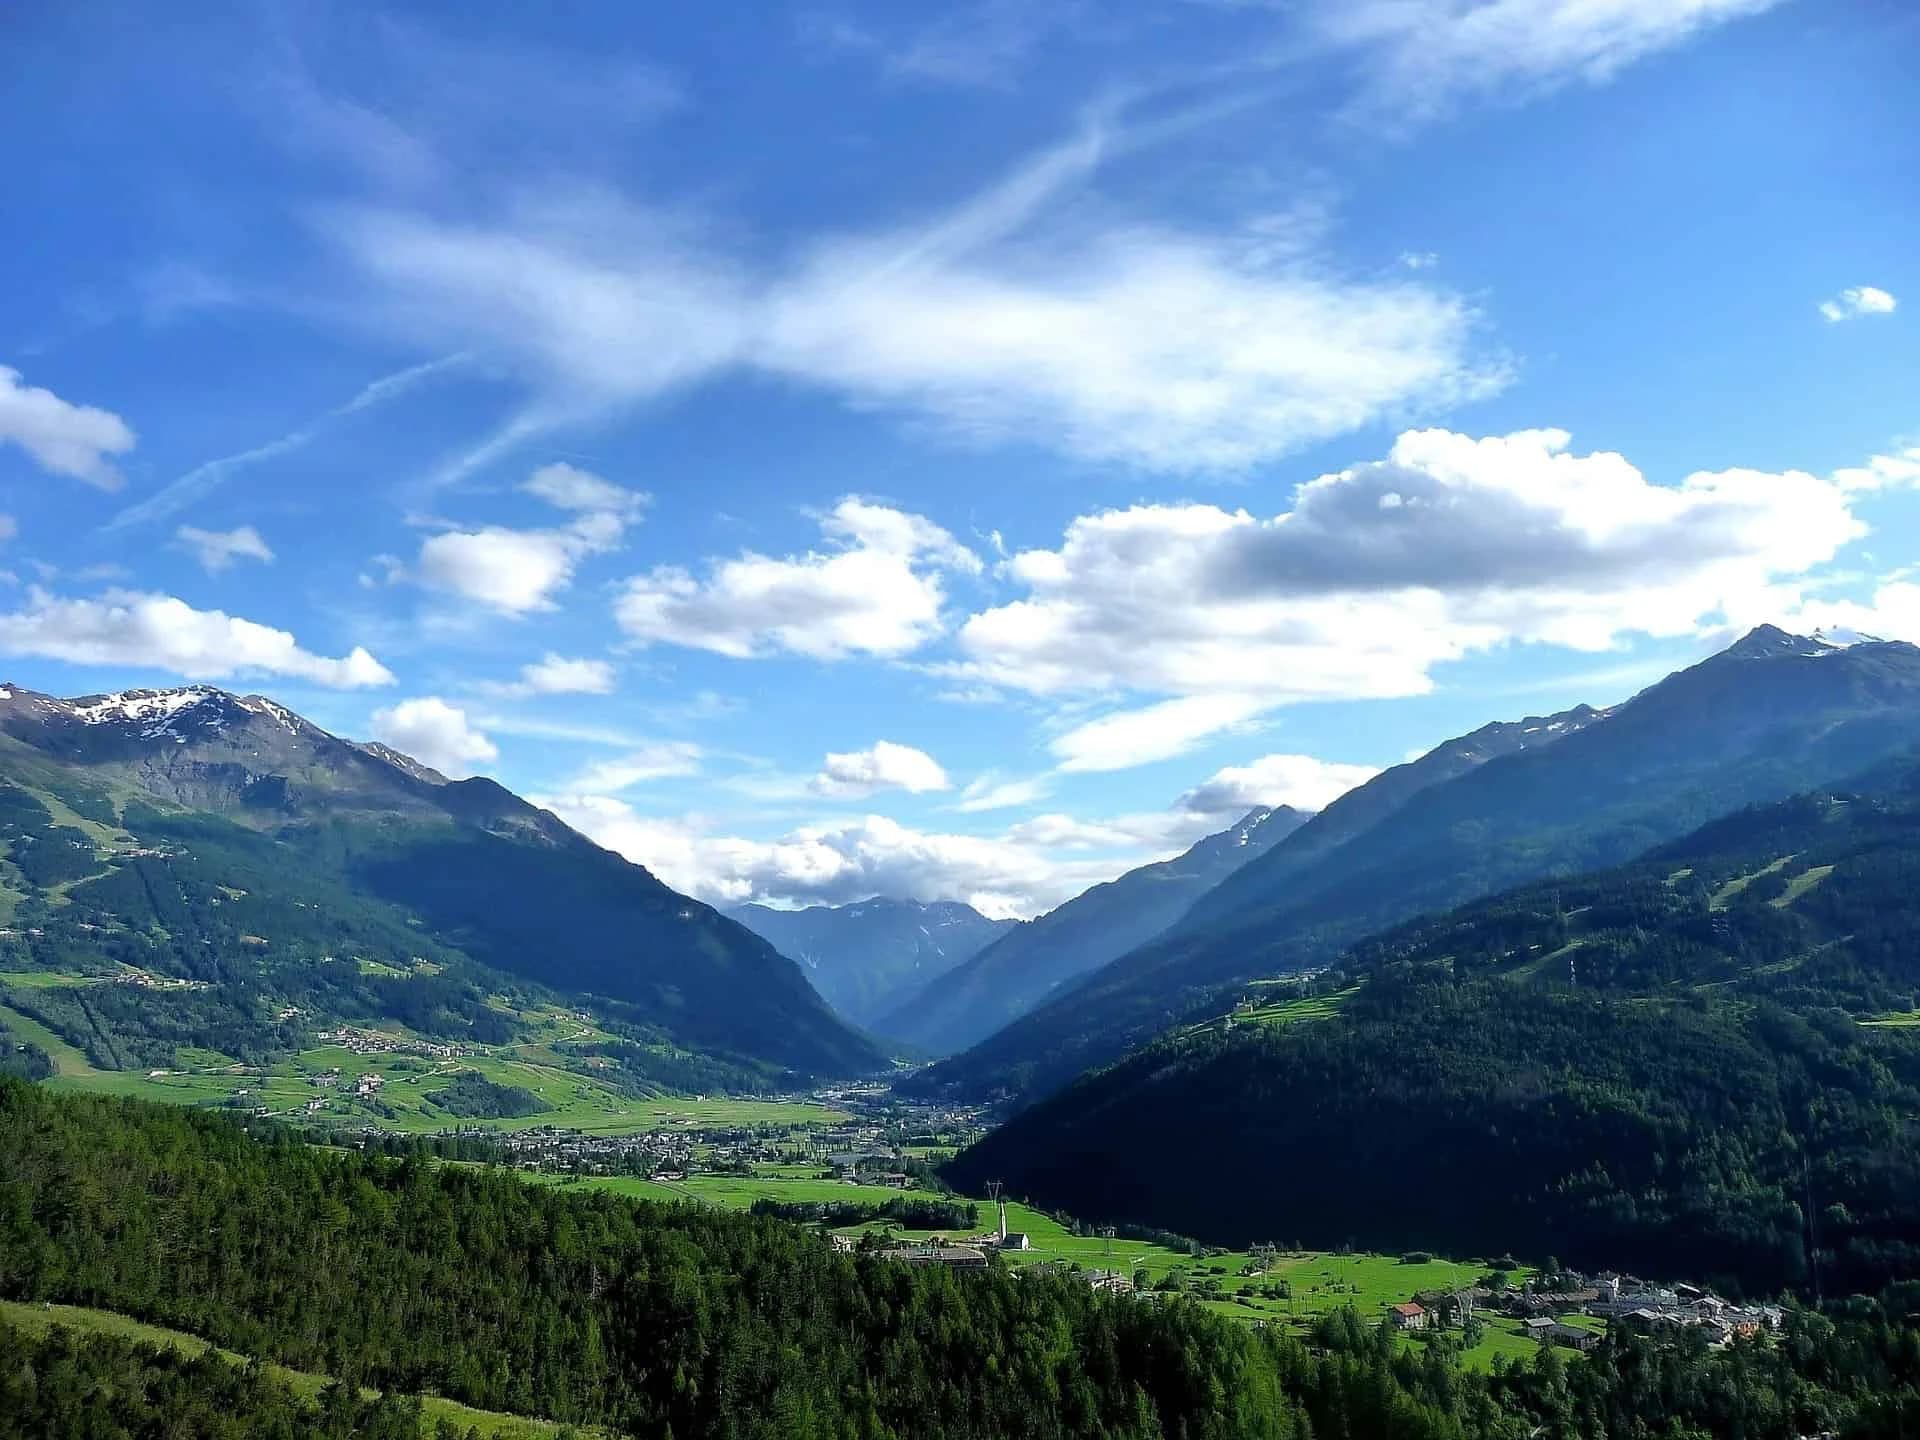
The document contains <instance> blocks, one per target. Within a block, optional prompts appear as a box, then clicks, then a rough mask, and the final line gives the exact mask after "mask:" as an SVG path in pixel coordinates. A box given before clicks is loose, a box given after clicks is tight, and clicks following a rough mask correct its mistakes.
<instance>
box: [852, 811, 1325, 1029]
mask: <svg viewBox="0 0 1920 1440" xmlns="http://www.w3.org/2000/svg"><path fill="white" fill-rule="evenodd" d="M1307 818H1308V817H1307V815H1306V814H1304V813H1303V812H1301V811H1298V810H1295V809H1293V808H1291V807H1289V806H1284V805H1283V806H1281V807H1280V808H1278V809H1276V810H1255V811H1252V812H1250V813H1249V814H1247V815H1245V816H1243V817H1242V818H1241V820H1240V821H1239V823H1238V824H1236V825H1233V826H1231V827H1229V828H1228V829H1226V830H1222V831H1220V832H1218V833H1217V834H1213V835H1209V836H1207V837H1206V838H1205V839H1203V840H1201V841H1199V842H1198V843H1196V844H1195V845H1194V846H1193V847H1192V848H1191V849H1189V850H1188V851H1187V852H1186V853H1185V854H1182V855H1178V856H1176V857H1175V858H1173V859H1171V860H1162V861H1160V862H1159V863H1157V864H1153V865H1142V866H1141V867H1140V868H1138V869H1136V870H1129V871H1128V872H1127V873H1126V874H1124V875H1122V876H1120V877H1119V878H1118V879H1117V880H1110V881H1108V882H1106V883H1105V884H1102V885H1095V886H1094V887H1093V888H1092V889H1090V890H1087V891H1085V892H1083V893H1082V894H1080V895H1077V896H1075V897H1074V898H1073V899H1071V900H1069V901H1067V902H1066V904H1064V905H1061V906H1059V907H1057V908H1056V909H1053V910H1050V911H1048V912H1047V913H1046V914H1045V915H1042V916H1041V917H1040V918H1039V919H1037V920H1035V921H1033V922H1032V923H1031V924H1028V925H1023V926H1020V927H1019V928H1017V929H1014V930H1012V931H1010V932H1008V933H1007V934H1005V935H1003V936H1001V937H1000V938H999V939H998V940H997V941H995V942H994V943H993V944H992V945H989V946H987V947H986V948H985V949H983V950H981V951H980V952H979V953H978V954H977V955H975V956H974V957H973V958H972V959H971V960H969V961H968V962H967V963H966V964H964V965H960V966H957V967H955V968H954V970H953V971H952V972H951V973H950V974H948V975H946V976H945V977H943V978H940V979H936V980H934V981H933V982H932V983H931V984H929V985H928V986H927V987H926V988H925V989H924V990H922V991H920V992H919V993H918V994H916V995H914V996H912V997H911V998H910V999H908V1000H907V1001H906V1002H905V1003H903V1004H901V1005H900V1006H899V1007H898V1008H897V1009H896V1010H894V1012H893V1013H892V1014H889V1015H884V1016H882V1017H880V1018H879V1019H878V1020H877V1021H876V1022H875V1026H874V1028H875V1029H877V1030H878V1031H879V1032H880V1033H881V1034H883V1035H887V1036H890V1037H892V1038H894V1039H898V1040H904V1041H906V1042H907V1043H908V1044H910V1045H913V1046H916V1047H917V1048H919V1049H921V1050H924V1051H927V1052H929V1053H931V1054H937V1055H947V1054H952V1053H953V1052H955V1051H958V1050H963V1049H965V1048H967V1047H968V1046H969V1045H973V1044H975V1043H977V1042H978V1041H980V1040H982V1039H984V1038H985V1037H987V1036H988V1035H991V1034H992V1033H993V1032H994V1031H996V1030H998V1029H1000V1028H1001V1027H1002V1026H1003V1025H1006V1024H1008V1023H1009V1022H1011V1021H1013V1020H1016V1019H1018V1018H1019V1017H1020V1016H1022V1015H1024V1014H1026V1013H1027V1012H1028V1011H1029V1010H1032V1009H1033V1008H1034V1007H1035V1006H1036V1005H1039V1004H1042V1003H1044V1002H1045V1001H1046V1000H1047V998H1048V997H1049V996H1051V995H1053V994H1054V993H1056V992H1058V991H1059V990H1060V989H1061V988H1062V987H1063V986H1070V985H1071V984H1072V983H1073V982H1074V981H1075V980H1077V979H1079V978H1080V977H1081V976H1082V975H1085V974H1087V973H1088V972H1089V971H1091V970H1096V969H1098V968H1099V967H1100V966H1102V965H1105V964H1106V963H1107V962H1108V961H1110V960H1113V959H1116V958H1117V957H1119V956H1121V955H1124V954H1126V953H1127V951H1129V950H1131V949H1133V948H1134V947H1135V946H1138V945H1143V944H1145V943H1146V942H1147V941H1149V940H1151V939H1152V938H1153V937H1154V936H1156V935H1158V934H1159V933H1160V932H1161V931H1162V930H1164V929H1166V928H1167V926H1169V925H1171V924H1172V923H1173V922H1174V921H1176V920H1178V919H1179V918H1180V917H1181V916H1182V915H1183V914H1185V913H1186V911H1187V908H1188V907H1189V906H1190V905H1192V904H1193V903H1194V901H1195V900H1197V899H1198V898H1199V897H1200V896H1202V895H1204V894H1206V893H1207V891H1208V890H1210V889H1211V888H1213V887H1214V886H1215V885H1218V884H1219V883H1221V881H1223V880H1224V879H1226V878H1227V877H1229V876H1231V875H1232V874H1233V873H1234V872H1235V871H1236V870H1238V869H1239V868H1240V867H1242V866H1243V865H1247V864H1249V863H1251V862H1252V861H1253V860H1255V859H1257V858H1258V857H1260V856H1261V855H1264V854H1266V853H1267V852H1268V851H1270V850H1271V849H1272V848H1273V847H1274V846H1275V845H1277V844H1279V843H1280V842H1281V841H1282V840H1284V839H1286V837H1287V836H1289V835H1291V834H1293V833H1294V832H1295V831H1297V830H1298V829H1299V828H1300V826H1301V825H1303V824H1304V823H1306V821H1307Z"/></svg>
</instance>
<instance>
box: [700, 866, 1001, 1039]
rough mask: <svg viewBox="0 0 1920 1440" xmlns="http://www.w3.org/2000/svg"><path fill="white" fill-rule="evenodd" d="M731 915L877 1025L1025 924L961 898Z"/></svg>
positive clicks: (860, 1018) (831, 998) (837, 1003)
mask: <svg viewBox="0 0 1920 1440" xmlns="http://www.w3.org/2000/svg"><path fill="white" fill-rule="evenodd" d="M727 914H728V915H729V916H730V917H732V918H733V919H735V920H738V921H739V922H740V923H741V924H742V925H744V926H746V927H747V928H748V929H749V930H751V931H753V933H754V934H756V935H758V936H760V937H761V938H762V939H764V940H766V941H767V942H768V943H769V944H771V945H772V946H774V948H775V949H777V950H779V952H780V953H781V954H782V955H785V956H787V957H788V958H789V959H791V960H797V961H799V962H800V964H801V966H802V967H803V968H804V969H805V970H806V972H807V978H808V979H810V980H811V981H812V982H813V987H814V989H816V990H818V991H819V992H820V995H821V998H823V999H824V1000H825V1001H826V1002H827V1003H828V1004H829V1005H831V1006H832V1007H833V1008H834V1009H835V1010H837V1011H839V1012H840V1014H842V1015H844V1016H846V1017H847V1019H849V1020H851V1021H853V1023H854V1024H856V1025H863V1026H867V1027H870V1028H871V1027H872V1026H873V1025H874V1024H875V1022H876V1021H878V1020H879V1019H880V1017H881V1016H883V1015H885V1014H886V1013H887V1012H888V1011H890V1010H891V1009H892V1008H893V1007H894V1006H895V1005H897V1004H899V1003H900V1002H901V1001H903V1000H905V999H907V998H908V997H909V996H912V995H917V994H918V993H919V992H920V991H921V990H922V989H924V988H925V987H926V986H927V985H929V984H931V983H933V982H934V981H936V980H938V979H939V978H940V977H941V976H942V975H945V974H947V973H948V972H949V971H951V970H953V969H954V967H956V966H958V965H962V964H965V963H966V962H967V961H968V960H970V959H972V958H973V956H975V955H977V954H979V953H980V951H981V950H983V949H985V948H986V947H987V946H988V945H991V944H992V943H993V942H994V941H995V940H997V939H999V938H1000V936H1002V935H1004V934H1006V932H1007V931H1009V930H1011V929H1013V928H1014V926H1015V925H1017V924H1018V923H1019V922H1018V921H1014V920H989V919H988V918H987V917H986V916H984V915H982V914H981V913H980V912H979V911H978V910H975V909H974V908H973V907H972V906H971V905H962V904H960V903H958V902H957V901H953V900H940V901H935V902H934V903H932V904H927V905H923V904H921V903H920V902H919V901H917V900H891V899H888V898H886V897H885V896H879V897H876V898H874V899H871V900H861V901H858V902H857V903H855V904H852V905H809V906H808V907H807V908H805V909H804V910H775V909H773V908H772V907H771V906H767V905H739V906H735V907H734V908H733V909H731V910H729V911H727Z"/></svg>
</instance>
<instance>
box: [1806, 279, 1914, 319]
mask: <svg viewBox="0 0 1920 1440" xmlns="http://www.w3.org/2000/svg"><path fill="white" fill-rule="evenodd" d="M1899 305H1900V302H1899V301H1898V300H1896V299H1894V298H1893V296H1891V295H1889V294H1888V293H1887V292H1886V291H1884V290H1882V289H1881V288H1880V287H1879V286H1877V285H1850V286H1848V287H1847V288H1846V289H1845V290H1842V291H1841V292H1840V293H1839V294H1838V295H1836V296H1834V297H1833V298H1832V299H1831V300H1822V301H1821V302H1820V314H1821V315H1822V316H1823V317H1825V318H1826V320H1827V321H1828V323H1830V324H1838V323H1839V322H1840V321H1842V320H1854V319H1858V318H1859V317H1860V316H1862V315H1891V314H1892V313H1893V312H1894V311H1895V310H1896V309H1898V308H1899Z"/></svg>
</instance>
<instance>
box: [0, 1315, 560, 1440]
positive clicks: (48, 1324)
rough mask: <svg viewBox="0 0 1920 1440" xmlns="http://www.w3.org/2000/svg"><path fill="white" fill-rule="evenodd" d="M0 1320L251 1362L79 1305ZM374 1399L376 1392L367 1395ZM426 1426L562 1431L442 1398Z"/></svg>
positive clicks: (294, 1381) (285, 1372) (274, 1369)
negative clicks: (446, 1422)
mask: <svg viewBox="0 0 1920 1440" xmlns="http://www.w3.org/2000/svg"><path fill="white" fill-rule="evenodd" d="M0 1319H3V1320H5V1321H7V1322H8V1323H9V1324H11V1325H15V1326H18V1327H19V1328H20V1329H22V1330H25V1331H26V1332H27V1333H28V1334H30V1335H44V1334H46V1332H47V1331H49V1330H51V1329H53V1328H54V1327H55V1326H64V1327H65V1328H66V1329H68V1330H74V1331H80V1332H83V1333H86V1334H90V1335H112V1336H115V1337H117V1338H119V1339H122V1340H131V1341H135V1342H137V1343H139V1344H143V1345H153V1346H158V1347H162V1348H166V1349H171V1350H177V1351H179V1352H180V1353H181V1354H183V1355H186V1356H188V1357H189V1358H198V1357H199V1356H201V1355H204V1354H206V1353H207V1351H209V1350H212V1351H213V1352H214V1353H215V1354H217V1355H219V1356H220V1357H221V1358H222V1359H225V1360H228V1361H230V1362H232V1363H234V1364H237V1365H243V1364H245V1363H246V1357H245V1356H243V1355H238V1354H235V1353H234V1352H233V1351H231V1350H223V1349H221V1348H220V1347H218V1346H216V1345H213V1344H210V1343H209V1342H208V1341H205V1340H202V1339H201V1338H200V1337H199V1336H197V1335H188V1334H186V1333H184V1332H183V1331H179V1330H168V1329H165V1328H164V1327H162V1326H159V1325H149V1324H147V1323H146V1322H145V1321H142V1320H135V1319H133V1318H132V1317H130V1316H127V1315H121V1314H117V1313H115V1312H114V1311H111V1310H91V1309H87V1308H85V1307H83V1306H79V1305H29V1304H23V1303H21V1302H19V1301H14V1300H0ZM266 1369H267V1373H268V1374H269V1375H270V1376H272V1377H273V1378H274V1379H275V1380H277V1381H278V1382H280V1383H281V1384H283V1385H285V1386H286V1387H287V1388H288V1389H290V1390H292V1391H294V1392H295V1393H296V1394H298V1395H301V1396H304V1397H305V1398H306V1399H309V1400H311V1399H314V1398H315V1397H317V1396H318V1395H319V1394H320V1392H321V1391H322V1390H324V1389H326V1388H327V1386H328V1385H330V1384H331V1383H332V1380H331V1379H330V1377H328V1376H325V1375H316V1374H313V1373H312V1372H311V1371H307V1370H293V1369H289V1368H288V1367H287V1366H285V1365H274V1364H269V1365H268V1366H267V1367H266ZM362 1393H363V1394H365V1395H368V1396H371V1395H373V1394H375V1393H376V1392H374V1391H371V1390H367V1391H363V1392H362ZM420 1406H421V1414H420V1419H421V1425H422V1429H423V1431H424V1432H425V1433H428V1434H431V1433H432V1430H433V1428H434V1427H435V1426H436V1425H438V1424H439V1422H440V1421H441V1420H443V1419H444V1420H451V1421H452V1422H453V1423H454V1424H456V1425H458V1426H459V1427H460V1429H461V1431H462V1433H464V1432H465V1431H466V1430H467V1429H468V1428H470V1427H471V1428H474V1429H478V1430H479V1432H480V1433H481V1434H482V1435H485V1436H488V1437H490V1440H495V1437H497V1440H522V1437H534V1436H545V1435H552V1434H554V1433H556V1432H557V1431H558V1430H559V1428H560V1427H559V1426H558V1425H555V1424H553V1423H552V1422H550V1421H546V1420H533V1419H528V1418H526V1417H524V1416H519V1415H503V1414H501V1413H499V1412H498V1411H494V1410H475V1409H473V1408H472V1407H471V1406H468V1405H462V1404H460V1403H459V1402H458V1401H454V1400H447V1399H443V1398H441V1397H440V1396H438V1395H424V1396H422V1397H421V1399H420Z"/></svg>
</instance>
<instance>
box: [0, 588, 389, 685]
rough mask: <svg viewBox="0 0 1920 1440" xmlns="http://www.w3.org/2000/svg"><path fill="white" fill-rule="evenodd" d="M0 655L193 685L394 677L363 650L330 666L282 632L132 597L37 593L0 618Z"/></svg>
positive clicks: (125, 593)
mask: <svg viewBox="0 0 1920 1440" xmlns="http://www.w3.org/2000/svg"><path fill="white" fill-rule="evenodd" d="M0 653H6V654H12V655H37V656H42V657H44V658H46V659H50V660H64V661H67V662H68V663H70V664H74V665H111V666H117V667H120V668H123V669H158V670H166V671H170V672H172V673H174V674H177V675H183V676H186V677H188V678H189V679H196V680H218V679H222V678H224V677H226V676H229V675H249V674H263V675H283V676H288V677H290V678H293V679H297V680H307V681H311V682H312V683H314V684H316V685H324V686H327V687H328V688H330V689H337V690H351V689H360V688H365V687H370V686H377V685H391V684H392V683H393V674H392V672H391V671H389V670H388V669H387V667H386V666H384V665H382V664H381V663H380V662H379V661H378V660H376V659H374V658H373V656H371V655H369V654H368V653H367V652H366V650H365V649H364V648H362V647H360V646H355V647H354V648H353V650H352V651H351V652H350V653H348V654H347V655H346V656H344V657H342V658H339V659H329V658H327V657H326V656H323V655H315V654H313V653H312V652H311V651H308V650H304V649H302V648H301V647H300V645H299V644H298V643H297V642H296V641H295V640H294V637H293V636H292V635H290V634H288V633H287V632H286V631H285V630H276V629H274V628H273V627H271V626H268V625H260V624H256V623H255V622H254V621H251V620H243V619H241V618H239V617H238V616H234V615H228V614H226V613H224V612H223V611H219V610H196V609H194V608H193V607H192V606H190V605H188V604H187V603H186V602H185V601H184V600H178V599H175V598H174V597H173V596H171V595H157V594H147V593H141V592H137V591H131V590H109V591H108V592H107V593H106V594H104V595H102V596H101V597H99V598H98V599H94V600H65V599H61V598H59V597H57V596H55V595H52V594H49V593H48V592H47V591H45V590H42V589H39V588H38V587H36V588H35V589H34V590H32V591H31V592H30V594H29V597H28V603H27V606H26V608H24V609H21V610H17V611H15V612H13V613H12V614H8V615H0Z"/></svg>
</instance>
